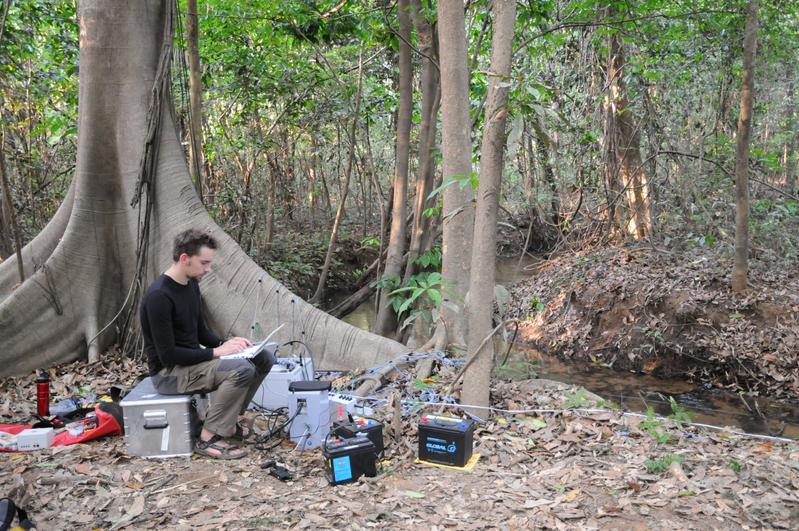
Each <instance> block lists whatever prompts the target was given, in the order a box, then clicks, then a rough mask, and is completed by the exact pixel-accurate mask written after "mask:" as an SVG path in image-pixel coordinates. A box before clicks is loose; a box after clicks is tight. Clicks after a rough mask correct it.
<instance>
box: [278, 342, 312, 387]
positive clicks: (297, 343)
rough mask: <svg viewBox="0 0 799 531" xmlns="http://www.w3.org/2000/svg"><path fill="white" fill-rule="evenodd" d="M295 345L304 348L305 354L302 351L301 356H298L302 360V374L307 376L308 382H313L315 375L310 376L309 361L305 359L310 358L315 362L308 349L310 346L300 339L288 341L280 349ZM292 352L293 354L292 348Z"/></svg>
mask: <svg viewBox="0 0 799 531" xmlns="http://www.w3.org/2000/svg"><path fill="white" fill-rule="evenodd" d="M293 345H301V346H302V347H303V350H304V351H305V354H303V353H302V351H301V352H300V355H299V356H298V357H299V358H300V366H302V368H303V371H302V373H303V375H304V376H305V379H306V380H313V379H314V375H313V374H311V375H308V363H307V361H306V359H305V358H306V357H307V358H310V359H311V361H313V356H312V355H311V349H309V348H308V345H307V344H306V343H305V342H304V341H300V340H299V339H294V340H291V341H286V342H285V343H283V344H282V345H280V347H286V346H293ZM280 347H278V348H280ZM291 351H292V353H293V352H294V348H292V349H291Z"/></svg>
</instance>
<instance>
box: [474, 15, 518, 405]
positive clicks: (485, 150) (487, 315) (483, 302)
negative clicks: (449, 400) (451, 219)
mask: <svg viewBox="0 0 799 531" xmlns="http://www.w3.org/2000/svg"><path fill="white" fill-rule="evenodd" d="M493 5H494V32H493V37H492V42H491V66H490V77H489V83H488V107H487V109H486V115H485V125H484V126H483V143H482V145H481V148H480V185H479V187H478V188H477V211H476V213H475V220H474V243H473V244H472V245H473V247H474V248H473V250H472V268H471V269H472V270H471V280H470V283H469V302H468V304H467V311H466V313H467V316H468V320H469V330H468V352H469V354H470V355H471V356H475V358H474V360H472V361H471V365H470V366H469V367H468V368H467V369H466V372H465V373H464V380H463V393H462V395H461V403H463V404H470V405H477V406H487V405H488V390H489V383H490V380H491V368H492V366H493V362H494V347H493V342H492V341H491V340H488V341H485V343H483V342H484V340H485V338H486V337H487V336H488V335H489V334H490V333H491V329H492V328H493V327H492V325H491V316H492V314H493V310H494V304H493V301H494V268H495V263H496V256H497V210H498V208H499V191H500V184H501V182H502V166H503V164H502V163H503V154H504V152H505V123H506V121H507V117H508V92H509V90H510V88H509V85H510V73H511V50H512V44H513V32H514V27H515V22H516V0H494V2H493ZM481 344H484V345H485V346H484V347H483V348H482V349H480V350H479V351H478V349H479V347H480V345H481ZM474 413H475V414H478V415H479V414H483V415H485V414H484V413H483V412H482V411H474Z"/></svg>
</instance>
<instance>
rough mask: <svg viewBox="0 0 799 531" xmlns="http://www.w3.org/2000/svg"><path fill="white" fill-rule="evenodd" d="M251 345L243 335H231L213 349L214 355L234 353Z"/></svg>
mask: <svg viewBox="0 0 799 531" xmlns="http://www.w3.org/2000/svg"><path fill="white" fill-rule="evenodd" d="M251 346H252V343H251V342H250V340H249V339H247V338H245V337H232V338H230V339H228V340H227V341H225V342H224V343H222V344H221V345H220V346H218V347H216V348H215V349H214V357H216V358H218V357H220V356H227V355H228V354H236V353H238V352H241V351H242V350H244V349H245V348H247V347H251Z"/></svg>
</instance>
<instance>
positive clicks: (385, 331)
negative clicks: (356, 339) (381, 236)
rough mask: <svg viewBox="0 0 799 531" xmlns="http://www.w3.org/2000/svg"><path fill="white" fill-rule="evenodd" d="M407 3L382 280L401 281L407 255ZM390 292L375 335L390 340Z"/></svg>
mask: <svg viewBox="0 0 799 531" xmlns="http://www.w3.org/2000/svg"><path fill="white" fill-rule="evenodd" d="M408 9H409V6H408V0H399V3H398V5H397V10H398V17H399V33H400V41H399V109H398V110H397V151H396V165H395V173H394V205H393V208H392V211H391V212H392V213H391V233H390V236H389V240H388V255H387V256H386V266H385V270H384V272H383V278H385V279H387V280H389V281H391V280H393V279H397V280H399V277H400V274H401V273H402V255H403V254H405V210H406V203H407V201H408V163H409V159H410V139H411V114H412V113H413V87H412V86H411V83H412V81H413V70H412V66H411V45H410V42H411V21H410V14H409V13H408ZM390 291H391V288H390V287H389V286H384V288H383V289H382V291H381V294H380V304H379V306H378V310H377V318H376V319H375V329H374V332H375V333H376V334H380V335H382V336H387V335H389V334H392V333H393V332H394V331H395V330H396V328H397V316H396V313H395V312H394V309H393V308H392V307H391V303H390V301H389V298H388V294H389V293H390Z"/></svg>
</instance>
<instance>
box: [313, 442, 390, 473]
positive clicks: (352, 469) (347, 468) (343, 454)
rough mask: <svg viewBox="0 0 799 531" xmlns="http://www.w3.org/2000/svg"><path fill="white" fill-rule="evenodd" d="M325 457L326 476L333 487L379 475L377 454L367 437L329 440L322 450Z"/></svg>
mask: <svg viewBox="0 0 799 531" xmlns="http://www.w3.org/2000/svg"><path fill="white" fill-rule="evenodd" d="M322 455H324V457H325V476H326V477H327V481H328V483H330V484H331V485H341V484H342V483H350V482H351V481H355V480H357V479H358V478H359V477H361V476H364V475H365V476H366V477H370V478H373V477H375V476H376V475H377V466H376V464H375V461H376V460H377V452H376V451H375V445H374V443H373V442H372V441H370V440H369V439H368V438H367V437H364V436H361V437H355V438H353V439H338V438H336V439H328V441H327V442H326V443H325V445H324V447H323V448H322Z"/></svg>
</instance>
